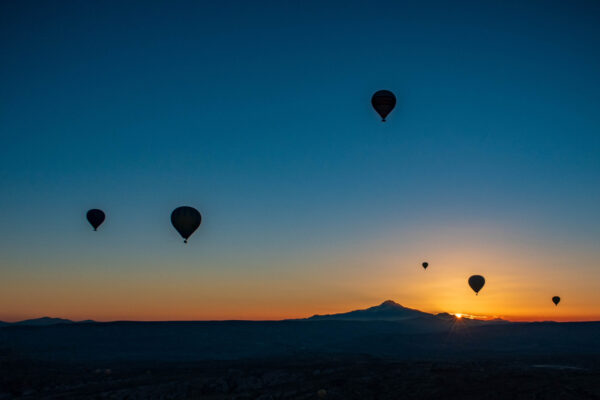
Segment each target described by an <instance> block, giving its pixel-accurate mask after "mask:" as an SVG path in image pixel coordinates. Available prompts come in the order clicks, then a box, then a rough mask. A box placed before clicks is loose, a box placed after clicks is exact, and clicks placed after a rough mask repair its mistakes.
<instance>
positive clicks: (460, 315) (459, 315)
mask: <svg viewBox="0 0 600 400" xmlns="http://www.w3.org/2000/svg"><path fill="white" fill-rule="evenodd" d="M454 316H455V317H456V318H462V314H454Z"/></svg>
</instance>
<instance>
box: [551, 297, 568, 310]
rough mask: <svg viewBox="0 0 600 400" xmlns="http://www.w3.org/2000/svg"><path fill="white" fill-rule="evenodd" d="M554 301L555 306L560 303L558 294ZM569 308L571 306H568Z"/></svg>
mask: <svg viewBox="0 0 600 400" xmlns="http://www.w3.org/2000/svg"><path fill="white" fill-rule="evenodd" d="M552 302H553V303H554V305H555V306H557V305H558V303H560V297H558V296H554V297H553V298H552ZM567 308H569V307H567Z"/></svg>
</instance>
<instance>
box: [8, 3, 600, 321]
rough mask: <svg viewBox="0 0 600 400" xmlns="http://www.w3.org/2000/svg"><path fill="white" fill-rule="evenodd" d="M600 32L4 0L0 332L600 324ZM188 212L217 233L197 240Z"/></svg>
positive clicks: (450, 10)
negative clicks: (397, 318)
mask: <svg viewBox="0 0 600 400" xmlns="http://www.w3.org/2000/svg"><path fill="white" fill-rule="evenodd" d="M599 20H600V3H598V2H595V1H589V2H581V1H579V2H578V1H570V2H564V1H556V2H551V1H540V2H523V1H485V2H481V1H472V2H467V1H461V2H447V1H440V2H427V1H422V2H398V1H389V2H386V1H379V2H368V1H360V2H356V1H348V0H345V1H339V2H333V1H296V2H287V1H273V2H266V1H262V2H247V1H239V2H218V1H217V2H202V1H195V2H192V1H190V2H181V1H168V2H167V1H164V2H146V1H144V2H141V1H140V2H133V1H128V2H120V1H114V2H109V1H72V2H69V1H61V2H39V3H38V2H27V1H22V2H21V1H19V2H17V1H14V2H6V1H5V2H2V3H1V5H0V21H1V22H0V34H1V36H0V37H1V39H0V40H1V57H2V62H1V63H0V91H1V93H0V96H1V97H0V100H1V104H0V134H1V142H0V183H1V196H0V320H7V321H14V320H19V319H24V318H32V317H40V316H43V315H50V316H57V317H66V318H71V319H87V318H92V319H96V320H117V319H140V320H178V319H179V320H180V319H234V318H241V319H278V318H293V317H304V316H309V315H312V314H315V313H331V312H343V311H348V310H351V309H356V308H364V307H368V306H372V305H375V304H378V303H380V302H382V301H383V300H386V299H393V300H395V301H397V302H399V303H401V304H403V305H405V306H409V307H412V308H418V309H421V310H423V311H428V312H441V311H447V312H453V313H469V314H475V315H485V316H501V317H505V318H509V319H513V320H540V319H554V320H599V319H600V224H599V222H600V185H599V183H600V112H599V107H600V50H599V49H600V24H599V23H598V21H599ZM379 89H389V90H392V91H394V92H395V93H396V95H397V97H398V99H399V104H398V106H397V108H396V110H394V112H393V113H392V114H391V116H390V117H389V118H388V122H387V123H385V124H384V123H381V122H380V121H379V118H378V117H377V115H376V114H375V112H374V111H373V110H372V109H371V106H370V97H371V95H372V93H373V92H374V91H376V90H379ZM180 205H191V206H194V207H196V208H198V209H199V210H200V211H201V212H202V214H203V217H204V220H203V223H202V226H201V227H200V229H199V230H198V231H197V232H196V233H195V234H194V235H193V236H192V238H191V240H190V243H189V244H188V245H184V244H183V243H182V241H181V238H180V237H179V236H178V235H177V233H176V232H175V230H174V229H173V228H172V227H171V225H170V220H169V216H170V212H171V211H172V210H173V209H174V208H175V207H177V206H180ZM89 208H102V209H104V210H105V211H106V213H107V220H106V222H105V223H104V225H103V226H102V227H101V228H100V230H99V231H98V232H93V231H92V229H91V228H90V226H89V225H88V224H87V222H86V220H85V212H86V211H87V210H88V209H89ZM425 260H426V261H428V262H429V263H430V267H429V269H428V270H427V271H423V269H422V268H421V267H420V263H421V262H422V261H425ZM471 274H482V275H484V276H485V277H486V279H487V284H486V286H485V287H484V289H483V290H482V292H481V293H480V295H479V296H475V295H474V293H473V292H472V291H471V290H470V288H469V287H468V286H467V283H466V281H467V278H468V276H469V275H471ZM553 295H559V296H561V297H562V298H563V301H562V302H561V304H560V306H559V307H554V305H553V304H552V303H551V300H550V299H551V297H552V296H553Z"/></svg>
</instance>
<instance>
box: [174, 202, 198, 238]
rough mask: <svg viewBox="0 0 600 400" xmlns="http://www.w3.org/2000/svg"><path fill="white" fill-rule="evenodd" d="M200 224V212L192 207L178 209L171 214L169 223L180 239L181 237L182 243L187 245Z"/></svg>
mask: <svg viewBox="0 0 600 400" xmlns="http://www.w3.org/2000/svg"><path fill="white" fill-rule="evenodd" d="M201 222H202V216H201V215H200V212H198V210H196V209H195V208H193V207H187V206H183V207H178V208H176V209H175V210H173V212H172V213H171V223H172V224H173V227H174V228H175V229H176V230H177V232H179V234H180V235H181V237H183V242H184V243H187V241H188V239H189V238H190V236H192V234H193V233H194V232H195V231H196V229H198V227H199V226H200V223H201Z"/></svg>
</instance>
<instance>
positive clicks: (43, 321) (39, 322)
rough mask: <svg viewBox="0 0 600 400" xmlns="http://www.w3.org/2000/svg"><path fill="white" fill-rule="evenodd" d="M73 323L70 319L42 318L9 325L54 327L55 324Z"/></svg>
mask: <svg viewBox="0 0 600 400" xmlns="http://www.w3.org/2000/svg"><path fill="white" fill-rule="evenodd" d="M73 323H74V322H73V321H71V320H70V319H63V318H51V317H42V318H34V319H26V320H24V321H19V322H15V323H13V324H11V325H21V326H23V325H26V326H48V325H56V324H73Z"/></svg>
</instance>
